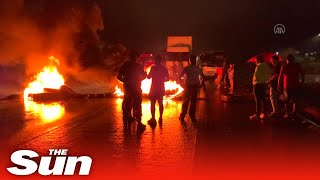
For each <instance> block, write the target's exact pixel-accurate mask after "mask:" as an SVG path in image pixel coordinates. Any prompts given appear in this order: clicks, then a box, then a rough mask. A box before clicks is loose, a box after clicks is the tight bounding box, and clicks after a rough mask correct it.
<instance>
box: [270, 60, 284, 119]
mask: <svg viewBox="0 0 320 180" xmlns="http://www.w3.org/2000/svg"><path fill="white" fill-rule="evenodd" d="M271 65H272V68H271V77H270V79H269V80H268V81H267V83H268V85H269V89H270V101H271V106H272V112H271V114H270V115H269V117H275V116H278V115H279V113H280V110H279V91H278V78H279V74H280V69H281V64H280V62H279V57H278V56H272V57H271Z"/></svg>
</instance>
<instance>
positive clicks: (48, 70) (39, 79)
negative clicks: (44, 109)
mask: <svg viewBox="0 0 320 180" xmlns="http://www.w3.org/2000/svg"><path fill="white" fill-rule="evenodd" d="M49 60H50V65H49V66H45V67H44V68H43V70H42V72H40V73H39V74H38V75H36V76H35V80H34V81H33V82H31V83H29V84H28V87H27V88H26V89H25V90H24V98H25V99H28V97H29V94H39V93H43V92H44V88H51V89H60V87H61V86H62V85H64V78H63V76H62V75H61V74H60V73H59V71H58V69H57V67H56V66H55V64H57V65H60V62H59V60H58V59H57V58H55V57H53V56H50V57H49Z"/></svg>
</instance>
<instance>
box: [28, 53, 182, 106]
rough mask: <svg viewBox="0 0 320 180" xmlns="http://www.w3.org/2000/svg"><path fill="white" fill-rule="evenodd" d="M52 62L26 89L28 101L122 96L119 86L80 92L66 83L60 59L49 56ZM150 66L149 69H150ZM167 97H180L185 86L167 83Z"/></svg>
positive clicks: (145, 88)
mask: <svg viewBox="0 0 320 180" xmlns="http://www.w3.org/2000/svg"><path fill="white" fill-rule="evenodd" d="M49 61H50V64H49V65H48V66H45V67H44V68H43V70H42V71H41V72H40V73H38V74H37V75H36V76H35V77H34V80H33V81H32V82H30V83H29V84H28V86H27V88H26V89H25V90H24V99H25V100H27V101H30V100H32V101H60V100H67V99H74V98H103V97H122V96H123V95H124V93H123V91H122V90H121V88H120V87H119V86H116V87H115V92H113V93H104V94H79V93H76V92H75V91H73V90H72V89H71V88H70V87H68V86H67V85H65V79H64V77H63V75H62V74H60V72H59V71H58V68H57V66H58V65H59V64H60V62H59V60H58V59H57V58H55V57H53V56H51V57H49ZM149 70H150V68H148V69H147V71H149ZM151 82H152V80H151V79H145V80H143V81H142V85H141V89H142V93H143V95H145V96H147V94H149V90H150V86H151ZM165 89H166V96H165V99H175V98H178V97H180V95H181V93H182V92H183V90H184V89H183V88H182V87H181V86H180V85H179V84H177V83H176V82H175V81H168V82H166V83H165Z"/></svg>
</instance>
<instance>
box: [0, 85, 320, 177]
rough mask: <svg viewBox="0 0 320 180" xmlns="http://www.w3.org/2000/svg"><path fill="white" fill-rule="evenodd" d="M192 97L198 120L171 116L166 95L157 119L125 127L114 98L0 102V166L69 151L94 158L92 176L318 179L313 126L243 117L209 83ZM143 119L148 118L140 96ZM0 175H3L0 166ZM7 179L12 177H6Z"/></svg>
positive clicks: (242, 107)
mask: <svg viewBox="0 0 320 180" xmlns="http://www.w3.org/2000/svg"><path fill="white" fill-rule="evenodd" d="M207 87H208V88H207V91H206V92H201V95H200V98H199V100H198V105H199V106H198V110H197V116H198V122H197V123H192V122H191V121H190V119H188V118H186V121H185V122H184V123H181V122H180V121H179V120H178V117H179V113H180V108H181V101H166V102H165V113H164V118H163V124H162V125H160V124H157V125H156V127H151V126H149V125H148V126H147V128H146V130H145V131H143V132H139V131H137V129H136V126H135V124H133V125H132V127H131V128H130V130H125V129H124V128H123V124H122V114H121V101H122V100H121V99H117V98H106V99H91V100H88V99H83V100H70V101H65V102H55V103H51V104H36V103H25V102H24V101H23V100H8V101H0V139H1V144H0V145H1V147H3V148H1V149H2V151H3V153H2V157H1V159H2V158H3V159H4V161H2V163H3V165H4V166H5V167H8V166H10V165H11V164H10V163H9V160H10V159H9V158H10V154H11V153H12V152H14V151H16V150H19V149H30V150H33V151H36V152H37V153H39V154H41V155H48V149H59V148H61V149H68V150H69V154H71V155H77V156H80V155H88V156H91V157H92V158H93V165H92V172H91V176H90V177H92V179H95V177H98V176H99V177H101V173H103V175H104V176H105V177H106V179H107V178H108V177H115V176H116V177H120V176H121V177H128V178H129V177H140V178H141V177H146V178H147V177H148V178H149V177H155V178H156V177H165V176H170V177H172V175H174V176H176V177H177V178H178V179H180V178H190V177H197V178H198V179H208V178H209V179H214V178H215V179H257V178H259V179H264V178H265V179H271V178H273V179H282V180H283V179H300V178H303V179H319V178H320V175H319V173H318V170H319V168H320V156H319V152H320V151H319V150H320V147H319V130H318V129H316V128H313V127H310V126H309V125H306V124H302V123H301V122H300V121H299V120H283V119H269V120H265V121H249V118H248V117H249V116H250V115H251V114H252V112H253V111H254V104H252V103H223V102H221V101H220V98H219V97H220V92H219V91H218V90H214V89H213V88H211V86H210V85H208V86H207ZM142 107H143V123H145V124H147V121H148V120H149V119H150V117H151V116H150V113H149V108H150V104H149V102H148V101H147V100H145V101H144V102H143V104H142ZM1 172H3V173H2V174H6V175H7V174H8V173H6V172H5V171H3V170H1ZM9 177H12V176H9Z"/></svg>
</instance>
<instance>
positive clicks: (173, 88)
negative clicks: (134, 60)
mask: <svg viewBox="0 0 320 180" xmlns="http://www.w3.org/2000/svg"><path fill="white" fill-rule="evenodd" d="M150 69H151V67H148V68H147V69H146V72H147V73H149V72H150ZM151 84H152V79H147V78H146V79H144V80H143V81H142V82H141V90H142V94H145V95H147V94H149V92H150V87H151ZM164 86H165V91H166V92H170V93H172V94H170V95H166V96H165V97H164V98H165V99H173V98H175V97H177V96H178V95H180V94H181V93H182V92H183V90H184V89H183V88H182V87H181V85H180V84H178V83H177V82H176V81H171V80H170V81H168V82H165V83H164ZM113 94H115V95H116V96H117V97H122V96H123V95H124V93H123V91H122V90H121V88H119V86H116V88H115V92H114V93H113Z"/></svg>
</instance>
